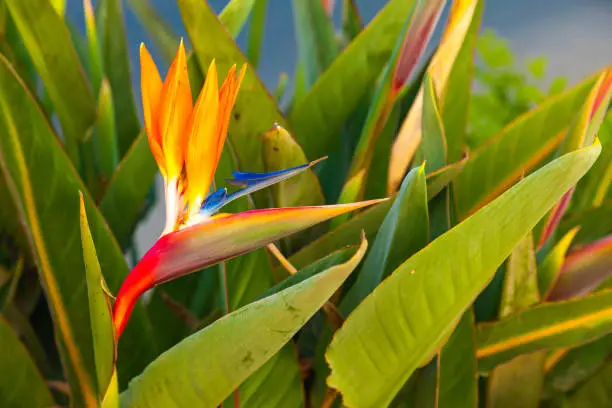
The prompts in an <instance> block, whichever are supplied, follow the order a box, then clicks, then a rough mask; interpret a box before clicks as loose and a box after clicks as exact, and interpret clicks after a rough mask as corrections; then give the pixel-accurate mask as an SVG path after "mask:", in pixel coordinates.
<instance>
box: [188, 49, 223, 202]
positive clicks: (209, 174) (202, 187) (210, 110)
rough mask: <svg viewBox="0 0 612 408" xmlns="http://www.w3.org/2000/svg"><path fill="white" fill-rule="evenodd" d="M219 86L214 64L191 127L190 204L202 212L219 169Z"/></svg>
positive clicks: (209, 72)
mask: <svg viewBox="0 0 612 408" xmlns="http://www.w3.org/2000/svg"><path fill="white" fill-rule="evenodd" d="M218 111H219V82H218V78H217V67H216V65H215V61H214V60H213V62H212V63H211V64H210V67H209V68H208V73H207V74H206V82H205V83H204V87H203V88H202V91H201V92H200V95H199V96H198V100H197V101H196V105H195V109H194V111H193V115H192V117H191V120H190V125H189V146H188V150H187V158H186V169H187V180H188V183H189V185H188V190H187V201H188V202H189V207H190V208H191V209H192V210H194V211H195V210H196V209H197V208H199V206H200V204H201V203H202V199H203V198H204V197H205V196H206V194H207V193H208V189H209V188H210V184H211V182H212V179H213V176H214V174H215V168H216V167H217V149H218V146H217V142H218V140H217V112H218Z"/></svg>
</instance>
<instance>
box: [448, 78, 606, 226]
mask: <svg viewBox="0 0 612 408" xmlns="http://www.w3.org/2000/svg"><path fill="white" fill-rule="evenodd" d="M594 83H595V78H594V77H593V78H589V79H587V80H586V81H584V82H582V83H581V84H579V85H577V86H576V87H574V88H572V89H571V90H569V91H567V92H564V93H562V94H560V95H558V96H555V97H552V98H549V99H548V100H547V101H546V102H544V103H543V104H542V105H540V106H539V107H537V108H535V109H532V110H531V111H529V112H527V113H526V114H524V115H522V116H520V117H519V118H518V119H516V120H515V121H514V122H512V123H511V124H509V125H508V126H507V127H506V128H505V129H504V130H503V131H502V132H501V133H500V134H498V135H497V136H495V137H493V139H491V141H490V143H487V144H486V145H485V146H483V147H482V148H480V149H478V150H476V151H475V152H473V153H472V154H471V156H470V158H469V160H468V161H467V162H466V163H465V166H464V167H463V170H462V171H461V174H460V175H459V176H458V177H457V179H456V180H455V182H454V193H455V203H456V208H457V216H458V217H459V219H463V218H465V217H466V216H468V215H470V214H471V213H473V212H474V211H476V210H478V209H479V208H480V207H482V206H484V205H485V204H487V203H488V202H490V201H491V200H493V199H494V198H495V197H497V196H498V195H499V194H501V193H502V192H503V191H504V190H506V189H507V188H508V187H509V186H511V185H513V184H514V183H515V182H516V181H518V180H519V179H520V178H521V176H522V175H523V174H526V173H527V172H529V171H531V170H532V169H533V168H534V167H535V166H536V165H537V164H538V163H539V162H540V161H542V160H543V159H544V158H545V157H546V156H547V155H549V154H550V153H551V152H553V151H554V149H555V148H556V147H557V146H558V145H559V143H561V141H562V139H563V137H564V132H563V131H564V129H565V128H566V127H567V126H569V124H570V120H571V118H572V117H573V116H574V112H576V111H577V110H578V109H580V106H582V103H583V102H584V99H585V98H586V96H587V95H588V93H589V91H590V89H591V88H592V86H593V84H594Z"/></svg>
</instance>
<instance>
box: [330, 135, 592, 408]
mask: <svg viewBox="0 0 612 408" xmlns="http://www.w3.org/2000/svg"><path fill="white" fill-rule="evenodd" d="M600 150H601V146H600V145H599V144H597V145H594V146H593V147H590V148H586V149H583V150H580V151H578V152H576V153H571V154H567V155H565V156H563V157H562V158H560V159H558V160H556V161H554V162H552V163H550V164H549V165H547V166H545V167H543V168H542V169H540V170H539V171H538V172H536V173H534V174H533V175H531V176H530V177H527V178H526V179H524V180H523V181H521V182H520V183H519V184H517V185H516V186H515V187H513V188H512V189H510V190H509V191H507V192H506V193H505V194H503V195H502V196H501V197H500V198H499V199H497V200H495V201H494V202H492V203H491V204H489V205H488V206H487V207H485V208H483V209H482V210H481V211H479V212H477V213H475V214H474V215H473V216H471V217H469V218H468V219H466V220H465V221H463V222H462V223H461V224H459V225H457V226H456V227H455V228H453V229H451V230H450V231H448V232H447V233H445V234H443V235H441V236H440V237H439V238H437V239H436V240H435V241H433V242H432V243H431V244H429V245H428V246H427V247H425V248H424V249H422V250H421V251H420V252H418V253H417V254H415V255H414V256H412V257H411V258H410V259H408V260H407V261H406V262H404V263H403V264H402V265H401V266H400V267H399V268H398V269H397V270H396V271H395V272H394V273H393V274H391V276H390V277H389V278H388V279H386V280H385V281H384V282H382V283H381V284H380V285H379V286H378V287H377V288H376V290H374V292H373V293H372V295H370V297H368V298H367V299H366V300H365V301H364V302H362V303H361V304H360V305H359V306H358V307H357V308H356V309H355V311H354V312H353V313H352V314H351V315H350V316H349V317H348V319H347V320H346V322H345V323H344V325H343V326H342V328H341V329H340V330H339V331H338V332H336V335H335V337H334V339H333V341H332V343H331V344H330V347H329V348H328V351H327V354H326V357H327V361H328V362H329V364H330V366H331V370H332V373H331V376H330V377H329V378H328V384H329V385H330V386H332V387H334V388H336V389H338V390H339V391H340V392H341V393H342V395H343V397H344V401H345V403H346V404H347V405H349V406H359V407H361V406H363V407H370V406H384V405H385V404H388V403H389V402H390V401H391V399H392V398H393V396H394V395H395V394H396V393H397V392H398V391H399V389H400V388H401V386H402V385H403V384H404V382H405V381H406V380H407V379H408V377H409V376H410V374H412V373H413V372H414V370H415V369H416V368H417V367H418V366H419V364H421V363H423V359H425V358H427V357H428V356H431V355H432V353H433V352H434V351H435V350H437V349H438V348H439V347H440V345H441V342H442V341H444V339H445V338H446V337H447V336H448V335H449V333H450V331H451V330H452V328H453V325H454V323H455V322H456V320H457V319H458V318H459V317H460V316H461V314H462V313H463V312H464V311H465V310H466V309H467V307H468V306H469V305H470V304H471V302H473V300H474V298H475V297H476V295H477V294H478V293H479V292H480V291H481V290H482V289H483V288H484V287H485V286H486V284H487V283H488V282H489V281H490V280H491V279H492V278H493V275H494V273H495V271H496V269H497V268H498V267H499V265H501V263H502V262H503V260H504V259H505V257H506V256H508V254H509V253H510V252H511V251H512V249H513V248H514V247H515V246H516V245H517V244H518V242H519V241H520V240H521V239H523V237H524V236H525V235H526V234H527V233H528V232H529V231H530V230H531V229H532V228H533V227H534V226H535V224H536V223H537V222H538V220H539V219H540V218H541V217H542V216H543V215H544V214H545V213H546V212H547V211H548V210H549V209H550V208H551V207H552V205H553V204H554V203H555V202H556V201H557V200H558V199H559V198H560V197H561V196H562V195H563V194H564V193H565V192H566V191H567V190H568V189H569V188H570V187H571V186H572V185H574V184H575V183H576V182H577V181H578V180H579V179H580V177H582V176H583V175H584V173H586V171H587V170H588V169H589V168H590V166H591V165H592V164H593V162H594V161H595V160H596V159H597V156H598V155H599V152H600ZM449 254H452V256H450V255H449Z"/></svg>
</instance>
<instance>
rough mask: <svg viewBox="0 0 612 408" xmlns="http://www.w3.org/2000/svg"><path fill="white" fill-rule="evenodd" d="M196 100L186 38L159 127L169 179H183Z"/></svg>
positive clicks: (165, 89)
mask: <svg viewBox="0 0 612 408" xmlns="http://www.w3.org/2000/svg"><path fill="white" fill-rule="evenodd" d="M192 110H193V103H192V99H191V89H190V87H189V76H188V74H187V57H186V55H185V47H184V45H183V41H181V44H180V45H179V49H178V52H177V53H176V57H175V58H174V61H173V62H172V65H171V66H170V70H169V71H168V75H166V80H165V81H164V85H163V87H162V92H161V104H160V121H159V129H160V132H161V138H162V141H163V143H162V148H163V151H164V156H165V161H166V171H167V173H168V178H170V179H172V178H179V176H180V174H181V171H182V169H183V164H184V162H185V148H186V144H187V140H188V135H187V132H186V131H187V125H188V122H189V118H190V117H191V112H192Z"/></svg>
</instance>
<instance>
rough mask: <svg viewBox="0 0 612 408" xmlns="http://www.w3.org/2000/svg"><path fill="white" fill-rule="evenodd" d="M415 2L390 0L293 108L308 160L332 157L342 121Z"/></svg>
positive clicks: (385, 57)
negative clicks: (330, 154)
mask: <svg viewBox="0 0 612 408" xmlns="http://www.w3.org/2000/svg"><path fill="white" fill-rule="evenodd" d="M413 6H414V0H391V1H389V2H388V3H387V5H386V6H385V7H384V8H383V9H382V10H381V11H380V12H379V13H378V15H377V16H376V17H375V18H374V19H373V20H372V22H371V23H370V24H369V25H368V27H366V29H365V30H363V32H362V33H361V34H360V35H359V36H358V37H357V38H356V39H355V40H354V41H353V42H351V44H350V45H349V46H348V47H347V48H346V49H345V50H344V51H343V52H342V54H340V56H339V57H338V58H336V60H334V62H333V63H332V64H331V65H330V67H329V68H328V69H327V70H326V71H325V72H324V73H323V74H322V75H321V76H320V77H319V79H318V80H317V81H316V82H315V83H314V85H313V86H312V88H311V89H310V90H309V91H308V93H306V94H305V95H304V96H303V97H302V98H301V99H300V101H299V102H298V103H297V104H296V105H295V106H293V108H292V109H291V117H290V122H291V127H292V129H293V131H294V134H295V137H296V139H297V140H298V142H299V143H300V145H301V146H302V148H303V149H304V152H305V153H306V156H307V157H311V158H312V157H320V156H324V155H326V154H329V153H330V152H331V151H332V150H333V149H334V147H335V141H337V140H339V139H338V138H337V137H335V136H336V135H337V134H338V132H339V131H340V129H341V127H342V125H343V124H344V122H345V121H346V120H347V119H348V117H349V115H350V114H351V112H353V110H354V109H355V108H356V107H357V105H358V104H359V101H360V99H361V97H362V96H363V95H364V94H365V92H366V91H367V90H368V89H369V87H371V86H372V84H373V83H374V81H375V80H376V78H377V77H378V75H379V74H380V72H381V71H382V69H383V67H384V66H385V64H386V63H387V61H388V60H389V57H390V56H391V53H392V51H393V47H394V46H395V43H396V41H397V38H398V36H399V34H400V32H401V31H402V28H403V27H404V25H405V24H406V19H407V17H408V15H409V14H410V11H411V10H412V8H413Z"/></svg>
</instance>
